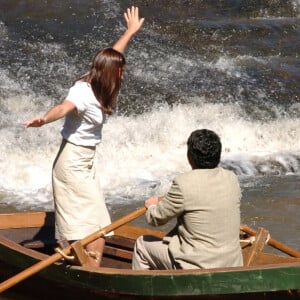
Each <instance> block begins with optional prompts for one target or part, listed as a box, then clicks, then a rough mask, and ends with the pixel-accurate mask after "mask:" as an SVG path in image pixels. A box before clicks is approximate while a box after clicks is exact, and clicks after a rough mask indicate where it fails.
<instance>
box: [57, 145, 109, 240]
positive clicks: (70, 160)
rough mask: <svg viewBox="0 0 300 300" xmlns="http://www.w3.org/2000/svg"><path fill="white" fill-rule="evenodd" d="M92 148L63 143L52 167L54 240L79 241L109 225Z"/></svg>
mask: <svg viewBox="0 0 300 300" xmlns="http://www.w3.org/2000/svg"><path fill="white" fill-rule="evenodd" d="M94 156H95V148H94V147H82V146H77V145H74V144H71V143H69V142H66V141H65V140H64V141H63V142H62V145H61V147H60V149H59V152H58V154H57V157H56V159H55V161H54V164H53V171H52V184H53V196H54V204H55V237H56V238H57V239H58V240H61V239H67V240H79V239H83V238H84V237H86V236H88V235H90V234H91V233H93V232H95V231H97V230H99V229H101V228H102V227H105V226H107V225H109V224H110V223H111V219H110V215H109V213H108V210H107V207H106V204H105V200H104V195H103V192H102V190H101V188H100V183H99V180H98V179H97V176H96V172H95V166H94V164H93V162H94Z"/></svg>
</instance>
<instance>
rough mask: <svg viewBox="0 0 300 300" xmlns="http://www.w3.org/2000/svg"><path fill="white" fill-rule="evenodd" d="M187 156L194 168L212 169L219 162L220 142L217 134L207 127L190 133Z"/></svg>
mask: <svg viewBox="0 0 300 300" xmlns="http://www.w3.org/2000/svg"><path fill="white" fill-rule="evenodd" d="M187 145H188V156H189V160H190V163H191V164H192V167H193V168H194V169H213V168H216V167H217V166H218V164H219V162H220V157H221V151H222V144H221V141H220V138H219V136H218V135H217V134H216V133H215V132H213V131H212V130H209V129H199V130H195V131H193V132H192V133H191V135H190V137H189V138H188V141H187Z"/></svg>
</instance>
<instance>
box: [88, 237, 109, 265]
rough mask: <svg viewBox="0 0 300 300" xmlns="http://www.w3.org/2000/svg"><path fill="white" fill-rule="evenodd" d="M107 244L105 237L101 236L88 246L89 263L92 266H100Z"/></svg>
mask: <svg viewBox="0 0 300 300" xmlns="http://www.w3.org/2000/svg"><path fill="white" fill-rule="evenodd" d="M104 246H105V239H104V238H99V239H97V240H95V241H93V242H91V243H89V244H88V245H87V246H86V250H87V252H88V265H89V266H91V267H99V266H100V263H101V260H102V255H103V250H104Z"/></svg>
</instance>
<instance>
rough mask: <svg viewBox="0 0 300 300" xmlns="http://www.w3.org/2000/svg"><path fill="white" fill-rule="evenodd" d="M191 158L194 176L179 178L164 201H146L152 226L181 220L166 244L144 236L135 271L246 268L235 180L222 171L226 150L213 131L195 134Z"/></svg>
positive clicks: (190, 143)
mask: <svg viewBox="0 0 300 300" xmlns="http://www.w3.org/2000/svg"><path fill="white" fill-rule="evenodd" d="M187 145H188V150H187V158H188V161H189V163H190V165H191V167H192V170H191V171H189V172H186V173H184V174H181V175H179V176H177V177H176V178H175V180H174V181H173V183H172V186H171V188H170V190H169V192H168V194H167V195H166V197H165V198H164V199H162V200H161V199H159V198H149V199H147V200H146V201H145V206H146V208H147V212H146V219H147V222H148V223H149V224H151V225H154V226H159V225H163V224H165V223H167V222H168V221H169V220H170V219H172V218H175V217H176V218H177V225H176V226H175V228H174V229H173V230H172V231H171V232H170V233H169V234H168V235H167V236H166V237H165V238H163V239H159V238H157V237H154V236H141V237H139V238H138V239H137V241H136V244H135V249H134V255H133V260H132V268H133V269H135V270H150V269H197V268H217V267H235V266H242V264H243V258H242V251H241V247H240V242H239V228H240V198H241V191H240V187H239V182H238V179H237V176H236V175H235V174H234V173H233V172H231V171H229V170H225V169H223V168H221V167H218V165H219V162H220V157H221V150H222V144H221V141H220V138H219V137H218V135H217V134H216V133H214V132H213V131H211V130H207V129H201V130H196V131H194V132H192V133H191V135H190V137H189V139H188V142H187Z"/></svg>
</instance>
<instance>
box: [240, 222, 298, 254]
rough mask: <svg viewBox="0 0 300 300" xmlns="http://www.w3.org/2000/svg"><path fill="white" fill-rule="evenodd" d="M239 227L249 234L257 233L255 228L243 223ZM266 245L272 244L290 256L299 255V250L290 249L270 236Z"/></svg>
mask: <svg viewBox="0 0 300 300" xmlns="http://www.w3.org/2000/svg"><path fill="white" fill-rule="evenodd" d="M240 229H241V230H242V231H244V232H245V233H247V234H250V235H256V233H257V231H256V230H254V229H253V228H251V227H249V226H247V225H245V224H241V226H240ZM268 245H270V246H272V247H274V248H276V249H278V250H280V251H282V252H284V253H286V254H288V255H290V256H293V257H300V252H299V251H297V250H295V249H292V248H290V247H288V246H287V245H285V244H283V243H281V242H279V241H276V240H274V239H272V238H270V239H269V240H268Z"/></svg>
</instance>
